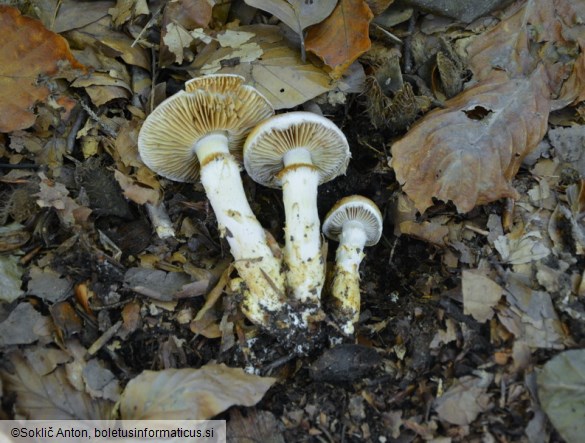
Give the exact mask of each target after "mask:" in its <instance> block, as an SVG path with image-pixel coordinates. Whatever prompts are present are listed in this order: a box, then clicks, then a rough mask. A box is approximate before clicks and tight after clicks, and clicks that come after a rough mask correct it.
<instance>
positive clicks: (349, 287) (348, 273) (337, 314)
mask: <svg viewBox="0 0 585 443" xmlns="http://www.w3.org/2000/svg"><path fill="white" fill-rule="evenodd" d="M366 240H367V236H366V233H365V231H364V229H363V226H362V224H361V223H360V222H356V221H353V220H348V221H346V222H344V223H343V227H342V230H341V235H340V237H339V246H338V248H337V252H336V254H335V268H334V271H333V272H334V273H333V283H332V285H331V296H332V297H333V302H332V309H333V312H332V315H333V317H334V318H335V319H336V320H337V323H338V325H339V326H340V327H341V330H342V331H343V333H344V334H346V335H351V334H353V332H354V324H355V323H357V321H358V319H359V315H360V276H359V267H360V263H361V262H362V260H363V258H364V246H365V244H366Z"/></svg>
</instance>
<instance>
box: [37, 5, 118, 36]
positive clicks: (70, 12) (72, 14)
mask: <svg viewBox="0 0 585 443" xmlns="http://www.w3.org/2000/svg"><path fill="white" fill-rule="evenodd" d="M113 3H114V2H113V1H112V0H93V1H91V2H80V1H79V0H47V1H35V2H34V9H35V12H36V13H38V16H39V19H40V20H41V21H42V22H43V24H44V25H45V27H46V28H47V29H50V30H51V31H53V32H56V33H57V34H60V33H62V32H65V31H69V30H71V29H75V28H81V27H82V26H85V25H88V24H90V23H93V22H95V21H96V20H99V19H100V18H102V17H105V16H106V15H108V9H109V8H111V7H112V5H113Z"/></svg>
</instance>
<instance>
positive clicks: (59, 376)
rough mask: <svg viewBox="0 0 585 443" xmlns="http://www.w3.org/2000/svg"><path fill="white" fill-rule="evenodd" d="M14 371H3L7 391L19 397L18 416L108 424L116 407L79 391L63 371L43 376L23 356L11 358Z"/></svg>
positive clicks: (2, 375)
mask: <svg viewBox="0 0 585 443" xmlns="http://www.w3.org/2000/svg"><path fill="white" fill-rule="evenodd" d="M8 359H9V360H10V363H11V364H12V366H13V368H14V371H13V372H8V371H2V372H0V376H1V378H2V381H3V382H4V383H6V385H5V386H6V391H7V392H8V393H12V394H15V395H16V403H15V405H14V410H15V413H16V415H18V416H22V417H24V418H27V419H29V420H105V419H108V418H109V415H110V411H111V410H112V403H111V402H107V401H104V400H101V399H94V398H91V397H90V396H89V395H88V394H87V393H85V392H81V391H78V390H76V389H75V388H74V387H73V386H72V385H71V384H70V383H69V381H68V380H67V375H66V373H65V370H64V369H63V367H58V368H57V369H55V370H54V371H53V372H51V373H50V374H47V375H39V374H38V373H37V372H36V371H35V370H34V369H33V366H32V365H31V363H30V362H29V361H28V360H27V359H26V358H25V357H24V356H23V355H22V354H20V353H19V352H14V353H12V354H10V356H9V357H8Z"/></svg>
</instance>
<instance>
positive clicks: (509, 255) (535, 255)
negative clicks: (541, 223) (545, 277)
mask: <svg viewBox="0 0 585 443" xmlns="http://www.w3.org/2000/svg"><path fill="white" fill-rule="evenodd" d="M541 239H542V235H541V234H540V233H539V232H538V231H531V232H527V233H525V234H524V235H523V236H522V237H520V238H518V239H517V238H512V236H510V235H506V236H500V237H498V238H497V239H496V240H495V241H494V247H495V248H496V250H497V251H498V252H499V253H500V256H501V257H502V261H503V262H504V263H509V264H511V265H519V264H522V263H530V262H532V261H537V260H541V259H543V258H545V257H547V256H548V255H549V254H550V249H549V248H547V247H546V246H545V245H544V244H542V242H541V241H539V240H541Z"/></svg>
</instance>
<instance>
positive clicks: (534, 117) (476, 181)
mask: <svg viewBox="0 0 585 443" xmlns="http://www.w3.org/2000/svg"><path fill="white" fill-rule="evenodd" d="M545 78H546V76H545V73H544V71H543V69H538V70H537V71H535V72H534V74H533V75H532V76H531V77H529V78H518V79H512V80H508V78H507V76H506V75H505V73H499V74H497V75H496V74H494V75H493V78H492V79H490V80H487V81H484V82H481V83H479V84H477V85H475V86H473V87H471V88H469V89H468V90H466V91H464V92H463V93H462V94H460V95H458V96H457V97H455V98H453V99H451V100H449V101H447V102H446V106H447V107H446V109H438V110H435V111H433V112H431V113H429V114H428V115H427V116H425V117H424V118H423V119H421V120H420V121H419V122H417V124H416V125H414V126H413V128H412V129H411V130H410V131H409V132H408V134H407V135H406V136H405V137H403V138H402V139H401V140H399V141H398V142H396V143H395V144H394V145H393V146H392V155H393V159H392V166H393V167H394V169H395V171H396V177H397V179H398V181H399V182H400V183H401V184H402V185H403V190H404V192H406V194H407V195H408V196H409V197H410V198H411V199H412V200H413V201H414V203H415V206H416V208H417V209H418V210H419V211H421V212H423V211H424V210H425V209H427V208H428V207H430V206H431V205H432V204H433V201H432V198H433V197H435V198H437V199H439V200H443V201H445V202H446V201H449V200H452V201H453V203H455V205H456V206H457V209H458V210H459V211H460V212H468V211H470V210H471V209H473V208H474V207H475V205H481V204H486V203H489V202H492V201H495V200H498V199H500V198H504V197H513V198H515V197H517V196H518V193H517V192H516V191H515V190H514V188H513V187H512V185H511V184H510V180H511V179H512V178H513V177H514V176H515V175H516V172H518V168H519V167H520V164H521V162H522V159H523V158H524V157H525V156H526V155H527V154H528V153H529V152H530V151H531V150H532V149H533V148H535V147H536V146H537V145H538V143H539V142H540V140H541V139H542V137H543V136H544V134H545V133H546V130H547V119H548V112H549V97H548V89H547V88H546V87H545V86H544V84H545Z"/></svg>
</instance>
